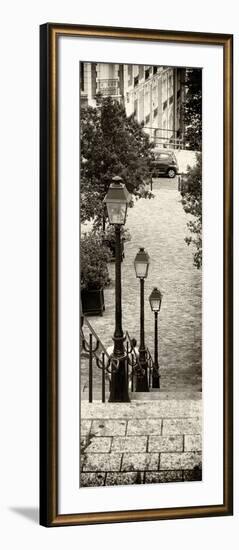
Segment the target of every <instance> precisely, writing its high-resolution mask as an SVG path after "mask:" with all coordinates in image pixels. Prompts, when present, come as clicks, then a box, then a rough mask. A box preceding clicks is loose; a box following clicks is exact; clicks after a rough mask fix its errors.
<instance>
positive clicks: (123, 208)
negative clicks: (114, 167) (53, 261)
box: [104, 176, 131, 402]
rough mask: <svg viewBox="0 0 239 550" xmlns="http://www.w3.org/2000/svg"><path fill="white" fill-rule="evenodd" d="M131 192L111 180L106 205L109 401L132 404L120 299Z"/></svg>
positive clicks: (119, 183)
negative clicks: (111, 240)
mask: <svg viewBox="0 0 239 550" xmlns="http://www.w3.org/2000/svg"><path fill="white" fill-rule="evenodd" d="M130 198H131V196H130V193H129V192H128V191H127V189H126V186H125V185H124V184H123V183H122V179H121V178H120V177H119V176H115V177H114V178H113V179H112V183H111V184H110V187H109V189H108V192H107V195H106V197H105V199H104V202H105V203H106V206H107V212H108V218H109V223H110V225H114V227H115V331H114V336H113V341H114V350H113V362H112V364H114V363H115V364H116V365H117V368H113V367H112V372H111V384H110V397H109V401H110V402H129V401H130V399H129V393H128V378H127V361H126V354H125V347H124V334H123V329H122V300H121V226H122V225H124V224H125V221H126V214H127V207H128V203H129V202H130Z"/></svg>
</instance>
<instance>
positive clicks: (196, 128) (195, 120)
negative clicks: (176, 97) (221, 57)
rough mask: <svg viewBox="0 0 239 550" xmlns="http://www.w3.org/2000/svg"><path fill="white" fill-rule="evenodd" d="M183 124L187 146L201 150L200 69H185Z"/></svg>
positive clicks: (194, 149)
mask: <svg viewBox="0 0 239 550" xmlns="http://www.w3.org/2000/svg"><path fill="white" fill-rule="evenodd" d="M184 126H185V141H186V144H187V148H189V149H192V150H193V151H201V150H202V70H201V69H186V70H185V102H184Z"/></svg>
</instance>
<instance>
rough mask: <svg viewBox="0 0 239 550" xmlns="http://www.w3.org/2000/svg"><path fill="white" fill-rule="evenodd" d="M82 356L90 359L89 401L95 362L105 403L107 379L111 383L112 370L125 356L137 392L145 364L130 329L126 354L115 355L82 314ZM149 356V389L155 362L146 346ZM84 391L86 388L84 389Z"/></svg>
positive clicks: (129, 376)
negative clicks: (137, 385) (110, 352)
mask: <svg viewBox="0 0 239 550" xmlns="http://www.w3.org/2000/svg"><path fill="white" fill-rule="evenodd" d="M80 343H81V350H80V351H81V353H80V355H81V357H82V358H86V359H87V360H88V364H89V369H88V400H89V403H92V402H93V397H94V387H93V369H94V363H95V365H96V368H98V369H99V370H100V371H101V401H102V403H105V400H106V381H108V383H109V387H110V383H111V376H112V372H116V371H117V369H118V368H119V365H120V360H121V359H122V358H125V360H126V369H127V373H126V375H127V381H128V387H129V389H130V391H131V392H132V393H133V392H135V388H136V381H137V378H138V377H139V378H141V377H143V376H145V368H144V367H145V366H144V365H141V361H140V358H139V353H138V351H137V348H136V347H134V346H133V345H132V338H131V337H130V335H129V333H128V331H126V333H125V336H124V355H122V356H121V357H118V356H117V357H114V355H113V354H109V353H108V351H107V349H106V348H105V346H104V344H103V343H102V342H101V340H100V338H99V336H98V335H97V334H96V332H95V330H94V329H93V327H92V325H91V324H90V322H89V321H88V319H87V317H85V316H84V315H82V321H81V333H80ZM146 358H147V364H148V368H147V377H148V386H149V389H151V388H152V380H153V369H154V362H153V357H152V355H151V353H150V350H149V349H148V348H146ZM83 391H84V389H83Z"/></svg>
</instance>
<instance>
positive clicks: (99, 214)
mask: <svg viewBox="0 0 239 550" xmlns="http://www.w3.org/2000/svg"><path fill="white" fill-rule="evenodd" d="M97 102H98V104H97V106H96V108H93V107H87V108H86V109H82V112H81V197H82V200H81V221H82V222H85V221H87V220H91V219H94V223H95V225H96V226H97V225H98V226H99V225H100V224H102V223H103V228H104V221H105V217H106V211H105V206H104V203H103V199H104V197H105V195H106V193H107V191H108V188H109V185H110V183H111V181H112V177H113V176H116V175H118V176H121V177H122V179H123V181H124V183H125V184H126V186H127V189H128V191H129V192H130V193H131V194H132V195H133V196H134V197H135V198H136V199H137V198H141V197H144V198H146V197H148V198H150V197H152V196H153V195H152V193H151V192H150V191H149V190H148V189H147V188H146V186H145V182H146V181H147V180H148V179H149V177H150V163H151V159H152V148H153V145H152V144H151V143H150V141H149V137H148V136H147V134H146V133H145V132H144V131H143V129H142V126H141V125H140V124H139V123H138V122H137V121H136V120H135V119H134V117H133V116H131V117H127V116H126V112H125V109H124V107H123V106H122V105H120V104H119V103H118V102H117V101H113V99H112V98H111V97H107V98H102V97H101V96H98V98H97Z"/></svg>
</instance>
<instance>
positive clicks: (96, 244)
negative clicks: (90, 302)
mask: <svg viewBox="0 0 239 550" xmlns="http://www.w3.org/2000/svg"><path fill="white" fill-rule="evenodd" d="M110 258H111V254H110V252H109V249H108V247H107V246H105V245H104V244H102V239H101V236H100V235H97V234H96V233H94V232H90V233H88V234H85V235H83V237H82V238H81V249H80V267H81V288H84V289H87V290H98V289H100V288H104V287H105V286H106V284H107V283H108V282H109V272H108V267H107V263H108V262H109V261H110Z"/></svg>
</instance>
